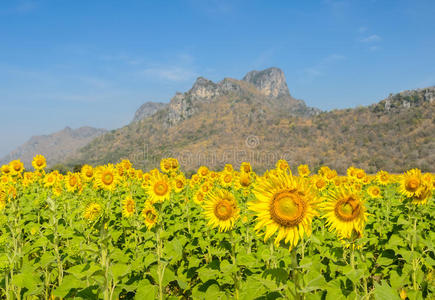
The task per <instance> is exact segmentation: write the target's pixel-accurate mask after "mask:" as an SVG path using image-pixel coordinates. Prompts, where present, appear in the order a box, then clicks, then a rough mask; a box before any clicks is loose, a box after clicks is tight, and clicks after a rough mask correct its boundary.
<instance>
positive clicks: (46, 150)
mask: <svg viewBox="0 0 435 300" xmlns="http://www.w3.org/2000/svg"><path fill="white" fill-rule="evenodd" d="M104 132H106V130H105V129H97V128H92V127H80V128H77V129H71V128H69V127H66V128H65V129H63V130H60V131H58V132H55V133H53V134H49V135H40V136H33V137H31V138H30V139H29V140H28V141H27V142H26V143H24V144H23V145H21V146H19V147H18V148H17V149H15V150H13V151H12V152H11V153H9V154H8V155H6V156H5V157H3V158H2V159H0V165H3V164H7V163H9V162H10V161H11V160H14V159H21V161H22V162H23V163H24V165H25V167H26V168H29V167H31V163H32V159H33V157H34V156H35V155H37V154H42V155H44V156H45V157H46V158H47V164H48V165H49V166H50V165H53V164H55V163H58V162H60V161H63V160H65V158H66V157H67V156H68V155H70V154H71V153H73V152H74V151H76V150H77V149H79V148H81V147H83V146H85V145H86V144H88V143H89V142H90V141H92V140H93V139H94V138H95V137H97V136H99V135H101V134H103V133H104Z"/></svg>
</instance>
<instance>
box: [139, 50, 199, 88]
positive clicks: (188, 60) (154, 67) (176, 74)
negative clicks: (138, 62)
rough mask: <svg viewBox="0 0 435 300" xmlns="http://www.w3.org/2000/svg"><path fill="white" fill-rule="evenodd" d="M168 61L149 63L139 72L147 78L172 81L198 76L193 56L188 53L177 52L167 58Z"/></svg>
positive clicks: (189, 79)
mask: <svg viewBox="0 0 435 300" xmlns="http://www.w3.org/2000/svg"><path fill="white" fill-rule="evenodd" d="M168 61H169V63H158V62H157V63H156V62H154V63H151V64H149V65H148V66H147V67H146V68H144V69H142V71H141V72H140V73H141V74H142V75H145V76H146V77H148V78H152V79H158V80H163V81H172V82H185V81H191V80H192V79H194V78H195V77H197V76H198V72H197V68H196V66H195V58H194V57H193V56H192V55H191V54H189V53H179V54H176V55H173V56H172V58H169V59H168Z"/></svg>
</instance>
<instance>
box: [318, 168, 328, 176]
mask: <svg viewBox="0 0 435 300" xmlns="http://www.w3.org/2000/svg"><path fill="white" fill-rule="evenodd" d="M329 171H331V169H330V168H329V167H328V166H321V167H320V169H319V171H318V172H317V173H318V174H319V175H320V176H325V175H326V173H328V172H329Z"/></svg>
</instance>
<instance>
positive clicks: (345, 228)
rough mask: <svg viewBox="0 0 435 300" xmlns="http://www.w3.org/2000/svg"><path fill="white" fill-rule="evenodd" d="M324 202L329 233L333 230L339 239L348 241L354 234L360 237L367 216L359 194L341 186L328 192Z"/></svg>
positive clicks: (348, 187) (350, 188)
mask: <svg viewBox="0 0 435 300" xmlns="http://www.w3.org/2000/svg"><path fill="white" fill-rule="evenodd" d="M326 200H327V201H326V202H325V203H324V204H323V209H324V212H325V214H324V218H326V225H327V226H328V227H329V231H332V230H335V231H336V232H337V234H338V236H339V237H340V238H348V239H350V238H351V237H352V234H353V233H354V232H356V233H357V235H358V236H362V232H363V229H364V222H365V221H366V220H367V214H366V209H365V207H364V201H363V199H362V197H361V194H360V193H359V192H357V191H355V190H354V189H353V187H351V186H341V187H339V188H335V189H330V190H328V192H327V196H326Z"/></svg>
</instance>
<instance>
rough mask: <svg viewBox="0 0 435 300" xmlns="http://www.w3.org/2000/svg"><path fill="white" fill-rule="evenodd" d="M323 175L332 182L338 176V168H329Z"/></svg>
mask: <svg viewBox="0 0 435 300" xmlns="http://www.w3.org/2000/svg"><path fill="white" fill-rule="evenodd" d="M323 177H324V178H325V179H326V180H327V181H328V182H331V181H333V180H334V178H335V177H337V171H336V170H328V171H326V172H325V173H324V174H323Z"/></svg>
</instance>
